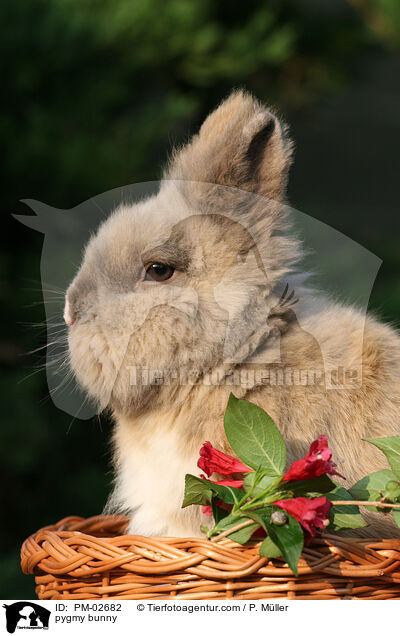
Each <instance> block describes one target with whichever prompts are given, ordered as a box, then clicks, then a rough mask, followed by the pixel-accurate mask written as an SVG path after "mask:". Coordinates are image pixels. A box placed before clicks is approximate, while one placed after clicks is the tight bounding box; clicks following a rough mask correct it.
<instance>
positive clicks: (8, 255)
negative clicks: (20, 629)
mask: <svg viewBox="0 0 400 636" xmlns="http://www.w3.org/2000/svg"><path fill="white" fill-rule="evenodd" d="M0 15H1V19H2V36H1V38H0V60H1V65H2V86H1V88H2V105H3V107H2V112H1V115H0V138H1V141H2V143H3V146H4V149H3V152H2V153H1V161H2V164H3V165H2V176H3V181H2V187H1V194H2V198H3V201H2V211H3V215H2V216H3V220H4V223H5V227H4V230H3V232H2V233H1V239H0V240H1V242H2V252H1V261H0V266H1V269H2V277H1V279H2V282H1V314H2V320H3V328H2V332H1V338H0V363H1V398H2V409H1V411H2V426H1V428H0V458H1V461H0V483H1V484H2V503H1V510H2V523H1V531H2V538H1V542H0V547H1V550H2V555H1V561H0V572H1V577H0V586H1V590H0V597H1V598H5V599H11V598H34V583H33V580H32V578H31V577H25V576H23V575H22V574H21V573H20V571H19V548H20V544H21V542H22V541H23V539H24V538H25V537H26V536H27V535H29V534H30V533H31V532H33V531H35V530H36V529H38V528H39V527H42V526H44V525H46V524H48V523H52V522H54V521H56V520H58V519H60V518H62V517H63V516H66V515H69V514H78V515H83V516H88V515H92V514H96V513H99V512H100V511H101V509H102V506H103V504H104V502H105V500H106V497H107V493H108V491H109V488H110V483H111V470H110V450H109V437H110V429H111V427H110V423H109V422H107V421H106V420H104V419H103V420H102V421H101V422H99V421H98V420H97V419H94V420H93V421H86V422H81V421H79V420H75V421H73V422H72V418H71V417H70V416H68V415H66V414H65V413H63V412H61V411H59V410H57V409H56V407H55V406H54V405H53V404H52V402H51V400H50V399H49V398H48V391H47V385H46V377H45V373H44V371H41V372H39V373H34V374H32V371H33V370H34V366H35V365H37V364H38V362H39V363H40V362H43V361H44V359H43V358H40V356H39V359H38V357H37V356H32V355H27V352H28V351H30V350H32V349H35V348H36V347H40V346H41V345H43V344H45V342H46V334H45V331H43V330H42V328H40V323H42V322H43V320H44V308H43V305H41V304H40V301H41V300H42V296H41V282H40V271H39V266H40V257H41V245H42V239H43V237H42V235H41V234H39V233H37V232H34V231H32V230H30V229H28V228H27V227H24V226H22V225H21V224H19V223H17V222H16V221H15V220H14V219H12V218H11V217H10V214H11V213H12V212H14V213H22V214H25V213H28V214H29V211H28V209H27V207H26V206H25V205H24V204H22V203H20V202H19V201H20V199H23V198H33V199H38V200H40V201H44V202H46V203H48V204H49V205H52V206H55V207H57V208H69V207H71V206H74V205H76V204H78V203H79V202H81V201H84V200H86V199H88V198H89V197H91V196H94V195H96V194H98V193H100V192H104V191H106V190H109V189H111V188H114V187H117V186H123V185H126V184H130V183H135V182H138V181H143V180H153V179H158V178H159V176H160V170H161V166H162V164H163V162H164V161H165V159H166V158H167V156H168V152H169V151H170V149H171V145H172V144H174V143H180V142H182V141H184V140H185V139H186V138H187V136H188V135H189V134H190V133H192V132H194V131H196V129H197V127H198V126H199V124H200V123H201V121H202V119H203V118H204V116H205V115H206V114H207V113H208V112H209V111H210V110H211V109H212V108H213V107H215V105H216V104H217V103H218V102H219V101H220V100H221V99H222V98H223V97H224V96H226V95H227V93H229V91H230V90H231V89H232V88H233V87H238V86H243V87H245V88H247V89H248V90H250V91H252V92H254V93H255V95H256V96H257V97H259V98H260V99H262V100H266V101H267V102H269V103H271V104H274V105H275V106H276V107H277V108H278V110H279V112H280V113H281V114H282V115H283V117H284V118H285V119H286V120H287V121H288V122H289V123H290V126H291V131H292V135H293V137H294V138H295V140H296V146H297V149H296V156H295V165H294V167H293V169H292V172H291V179H290V201H291V203H292V205H293V206H294V207H297V208H298V209H300V210H302V211H303V212H306V213H308V214H311V215H313V216H315V217H317V218H319V219H320V220H322V221H324V222H326V223H329V224H330V225H332V226H333V227H335V228H336V229H338V230H340V231H342V232H344V233H346V234H347V235H348V236H350V237H351V238H353V239H354V240H356V241H358V242H359V243H361V244H363V245H364V246H365V247H367V248H368V249H370V250H371V251H373V252H375V253H376V254H377V255H378V256H380V257H381V258H382V259H383V261H384V263H383V266H382V268H381V270H380V273H379V276H378V279H377V281H376V284H375V287H374V291H373V295H372V298H371V307H372V308H373V309H374V310H375V311H377V312H378V313H379V314H380V315H381V316H383V317H384V318H385V319H389V320H391V321H393V323H395V324H396V323H397V322H398V319H399V318H400V277H399V271H400V254H399V245H400V234H399V224H400V223H399V196H398V184H399V151H398V148H399V141H400V139H399V127H400V118H399V107H400V50H399V45H400V4H399V2H398V0H352V2H344V1H343V2H342V1H341V0H324V1H323V2H314V1H313V0H293V1H290V0H276V1H274V0H272V1H268V2H266V1H265V0H246V2H237V3H236V2H233V1H232V0H231V1H229V2H228V1H224V0H223V1H221V2H215V0H202V1H201V2H199V1H196V0H169V1H168V2H165V1H164V0H111V1H110V0H106V1H104V0H101V1H100V0H24V2H18V1H15V0H2V2H1V4H0ZM38 326H39V328H38Z"/></svg>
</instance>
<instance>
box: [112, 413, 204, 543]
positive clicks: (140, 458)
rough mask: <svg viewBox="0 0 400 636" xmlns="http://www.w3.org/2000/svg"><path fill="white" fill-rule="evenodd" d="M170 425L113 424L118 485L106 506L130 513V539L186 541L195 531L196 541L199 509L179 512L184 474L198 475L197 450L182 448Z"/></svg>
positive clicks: (188, 445) (163, 419)
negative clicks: (174, 538) (157, 537)
mask: <svg viewBox="0 0 400 636" xmlns="http://www.w3.org/2000/svg"><path fill="white" fill-rule="evenodd" d="M171 424H172V422H168V420H167V421H166V417H165V416H160V417H157V418H154V415H153V417H152V418H151V419H150V418H147V417H146V418H141V420H140V421H134V422H133V421H130V420H128V419H121V420H119V421H118V423H117V429H116V433H115V442H116V457H117V483H116V489H115V492H114V495H113V496H112V500H111V506H112V507H113V508H114V509H115V508H117V509H120V510H125V511H128V512H129V513H130V514H131V523H130V526H129V532H130V533H131V534H143V535H153V536H154V535H169V536H188V535H189V536H190V535H193V529H194V528H198V532H195V534H197V535H198V536H201V533H200V528H199V526H200V517H201V516H200V511H199V508H198V507H197V506H196V507H190V508H188V509H185V510H182V509H181V504H182V501H183V495H184V484H185V475H186V474H187V473H191V474H194V475H199V474H200V472H201V471H200V470H199V468H197V465H196V464H197V460H198V456H199V447H198V445H197V444H192V443H190V441H189V442H186V443H185V442H184V441H183V440H182V435H179V434H177V430H176V428H175V430H174V426H172V425H171ZM175 427H176V422H175ZM194 517H197V518H198V523H194Z"/></svg>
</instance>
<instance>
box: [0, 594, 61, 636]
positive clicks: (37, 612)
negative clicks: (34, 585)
mask: <svg viewBox="0 0 400 636" xmlns="http://www.w3.org/2000/svg"><path fill="white" fill-rule="evenodd" d="M3 607H4V608H5V610H6V621H7V631H8V633H9V634H14V632H15V630H16V629H48V628H49V619H50V614H51V612H50V610H48V609H46V608H45V607H42V606H41V605H38V604H37V603H31V602H30V601H26V602H25V601H18V602H17V603H12V604H11V605H3Z"/></svg>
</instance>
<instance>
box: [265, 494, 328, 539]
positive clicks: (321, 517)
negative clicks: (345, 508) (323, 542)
mask: <svg viewBox="0 0 400 636" xmlns="http://www.w3.org/2000/svg"><path fill="white" fill-rule="evenodd" d="M273 505H274V506H278V507H279V508H282V510H286V512H288V513H289V514H290V515H291V516H292V517H294V518H295V519H297V521H299V522H300V523H301V525H302V526H303V528H305V529H306V530H307V532H309V533H310V535H311V536H312V537H315V535H316V534H317V533H318V532H320V531H322V530H323V529H324V528H326V526H327V525H329V511H330V509H331V508H332V503H331V502H330V501H329V499H327V498H326V497H315V498H314V499H307V497H295V498H294V499H281V500H280V501H274V503H273Z"/></svg>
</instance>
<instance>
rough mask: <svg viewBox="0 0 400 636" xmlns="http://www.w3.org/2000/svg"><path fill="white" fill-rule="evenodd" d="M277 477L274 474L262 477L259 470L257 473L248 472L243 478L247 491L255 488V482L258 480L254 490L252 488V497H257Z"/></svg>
mask: <svg viewBox="0 0 400 636" xmlns="http://www.w3.org/2000/svg"><path fill="white" fill-rule="evenodd" d="M276 479H277V477H276V476H274V475H264V476H262V477H260V472H259V471H257V472H255V473H247V475H246V476H245V478H244V480H243V488H244V490H245V491H246V492H249V490H250V489H252V488H253V485H254V482H255V481H257V480H258V483H256V485H255V486H254V490H252V494H251V496H252V497H256V496H257V495H260V494H261V493H262V492H264V490H266V489H267V488H269V487H270V486H272V484H273V483H274V481H276Z"/></svg>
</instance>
